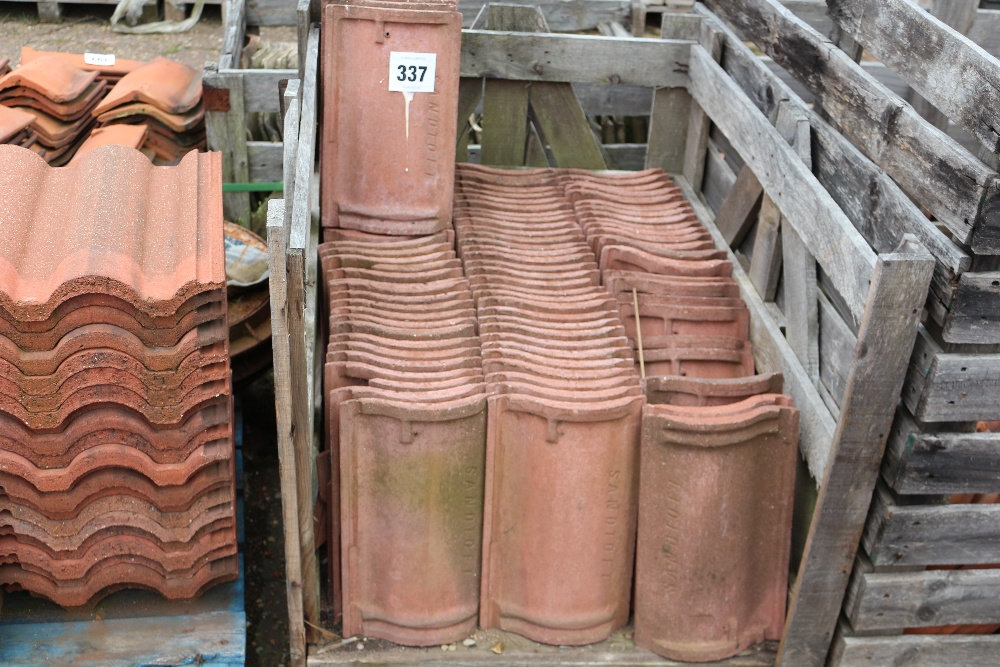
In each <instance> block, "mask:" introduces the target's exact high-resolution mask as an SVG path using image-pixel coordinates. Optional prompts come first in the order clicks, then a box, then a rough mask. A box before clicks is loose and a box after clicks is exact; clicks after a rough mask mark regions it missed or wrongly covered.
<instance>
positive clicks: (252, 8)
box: [246, 0, 296, 26]
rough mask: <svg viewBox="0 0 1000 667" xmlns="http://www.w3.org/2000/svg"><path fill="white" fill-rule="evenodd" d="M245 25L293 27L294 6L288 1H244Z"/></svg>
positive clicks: (294, 18) (294, 19)
mask: <svg viewBox="0 0 1000 667" xmlns="http://www.w3.org/2000/svg"><path fill="white" fill-rule="evenodd" d="M246 6H247V8H246V12H247V19H246V20H247V24H249V25H257V26H273V25H295V21H296V11H295V10H296V6H295V3H290V2H288V0H246Z"/></svg>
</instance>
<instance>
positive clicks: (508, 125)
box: [480, 79, 528, 167]
mask: <svg viewBox="0 0 1000 667" xmlns="http://www.w3.org/2000/svg"><path fill="white" fill-rule="evenodd" d="M482 127H483V143H482V148H481V153H480V161H481V163H482V164H485V165H492V166H501V167H523V166H524V156H525V148H526V146H527V140H528V84H527V83H524V82H522V81H504V80H502V79H487V80H486V93H485V95H484V96H483V121H482Z"/></svg>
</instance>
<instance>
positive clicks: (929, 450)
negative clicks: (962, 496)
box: [882, 408, 1000, 495]
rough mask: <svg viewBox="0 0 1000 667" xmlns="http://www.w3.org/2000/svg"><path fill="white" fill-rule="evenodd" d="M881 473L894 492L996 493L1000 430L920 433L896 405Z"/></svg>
mask: <svg viewBox="0 0 1000 667" xmlns="http://www.w3.org/2000/svg"><path fill="white" fill-rule="evenodd" d="M882 477H883V479H885V480H886V483H887V484H888V485H889V486H890V487H891V488H892V489H893V490H894V491H895V492H896V493H899V494H916V495H931V494H951V493H1000V433H945V432H942V433H922V432H921V428H920V427H919V426H918V425H917V423H916V422H914V421H913V418H912V417H911V416H910V415H909V413H907V411H906V410H905V409H903V408H900V409H899V410H898V411H897V414H896V421H895V422H893V425H892V434H891V435H890V436H889V444H888V446H887V447H886V456H885V460H884V461H883V462H882Z"/></svg>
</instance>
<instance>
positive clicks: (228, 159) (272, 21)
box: [202, 0, 308, 226]
mask: <svg viewBox="0 0 1000 667" xmlns="http://www.w3.org/2000/svg"><path fill="white" fill-rule="evenodd" d="M220 1H221V2H223V3H224V7H225V21H224V24H223V42H222V50H221V52H220V54H219V61H218V62H217V63H206V64H205V72H204V75H203V78H202V85H203V86H204V92H205V95H204V103H205V132H206V137H207V141H208V149H209V150H214V151H220V152H221V153H222V180H223V183H225V184H230V188H233V189H232V191H225V190H224V193H223V209H224V211H225V216H226V219H227V220H230V221H232V222H236V223H239V224H242V225H244V226H246V225H248V224H249V222H250V215H251V213H252V211H251V210H250V191H251V190H252V189H253V188H255V187H256V188H257V189H259V190H264V191H271V190H270V188H273V189H275V190H278V189H280V187H277V186H274V184H275V183H281V182H282V160H283V147H282V142H280V141H278V142H274V141H248V140H247V130H246V122H247V114H248V113H254V112H263V113H275V112H278V111H280V106H281V105H280V102H281V90H280V83H281V82H282V81H287V80H290V79H295V78H299V79H301V76H302V70H303V65H302V63H303V62H304V57H303V56H304V54H303V52H302V49H303V48H304V45H305V39H304V38H303V35H302V32H301V30H302V26H301V25H300V24H299V23H298V22H297V21H298V19H297V13H296V6H295V3H294V2H282V3H280V7H282V8H283V9H281V11H278V10H277V9H275V10H274V11H269V12H264V11H263V9H264V8H265V5H266V7H271V8H276V7H278V6H279V3H277V2H273V3H263V4H262V3H256V4H255V3H253V2H247V1H246V0H220ZM305 5H306V6H308V0H305ZM255 8H256V14H255V13H254V11H252V10H254V9H255ZM288 8H291V11H289V10H288ZM251 19H252V20H251ZM254 21H261V23H254ZM278 21H281V23H278ZM248 24H249V25H295V26H297V27H298V28H299V42H300V45H301V46H300V49H299V61H300V64H299V68H298V69H297V70H295V69H241V68H240V53H241V51H242V49H243V42H244V40H245V38H246V32H247V25H248Z"/></svg>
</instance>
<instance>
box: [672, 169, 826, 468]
mask: <svg viewBox="0 0 1000 667" xmlns="http://www.w3.org/2000/svg"><path fill="white" fill-rule="evenodd" d="M676 180H677V183H678V185H680V186H681V189H682V190H683V191H684V195H685V197H686V198H687V199H688V201H690V202H691V205H692V207H693V208H694V210H695V213H696V214H697V215H698V218H699V219H700V220H701V221H702V223H703V224H704V225H705V227H707V228H708V230H709V232H710V233H711V234H712V238H713V240H714V241H715V244H716V245H717V246H718V247H720V248H726V249H727V253H728V255H729V259H730V261H732V262H733V278H734V279H735V280H736V281H737V283H738V284H739V286H740V295H741V296H742V297H743V300H744V301H745V302H746V304H747V308H748V309H749V310H750V341H751V342H752V343H753V356H754V364H755V365H756V368H757V372H759V373H768V372H771V371H779V372H781V373H782V374H783V375H784V379H785V385H784V391H785V393H786V394H788V395H789V396H791V397H792V400H793V401H794V402H795V407H797V408H798V409H799V449H800V451H801V452H802V456H803V457H804V458H805V459H806V462H807V463H808V464H809V469H810V470H811V471H814V474H815V473H816V472H818V473H819V474H822V471H823V469H824V468H825V466H826V462H827V459H828V458H829V455H830V443H831V442H832V440H833V433H834V428H835V426H836V424H835V422H834V420H833V418H832V417H831V416H830V412H829V410H828V409H827V408H826V406H825V405H824V404H823V399H822V398H820V396H819V394H818V393H817V391H816V387H815V386H814V385H813V382H812V380H811V379H810V378H809V376H807V375H806V374H805V372H804V371H803V369H802V365H801V364H800V363H799V361H798V359H797V358H796V357H795V353H794V352H793V351H792V349H791V347H789V345H788V341H786V340H785V337H784V335H783V334H782V331H781V326H780V325H779V323H778V322H776V321H775V319H774V318H773V317H772V316H771V314H770V311H769V310H768V308H767V306H765V304H764V301H763V299H761V298H760V295H759V294H758V293H757V289H756V288H755V287H754V286H753V284H752V283H751V282H750V279H749V278H748V277H747V274H746V272H745V271H743V269H742V268H741V267H740V264H739V262H738V261H737V260H736V256H735V255H734V254H733V252H732V250H729V249H728V248H729V246H728V245H726V243H725V240H724V239H723V238H722V234H721V233H720V232H719V229H718V227H716V226H715V222H714V218H715V216H714V215H713V214H712V213H711V211H710V210H709V209H708V208H707V207H706V206H705V205H704V204H702V202H701V200H700V199H699V198H698V195H697V194H696V193H695V192H694V190H693V189H692V188H691V184H690V183H689V182H688V181H687V179H686V178H684V177H683V176H678V177H677V179H676Z"/></svg>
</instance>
